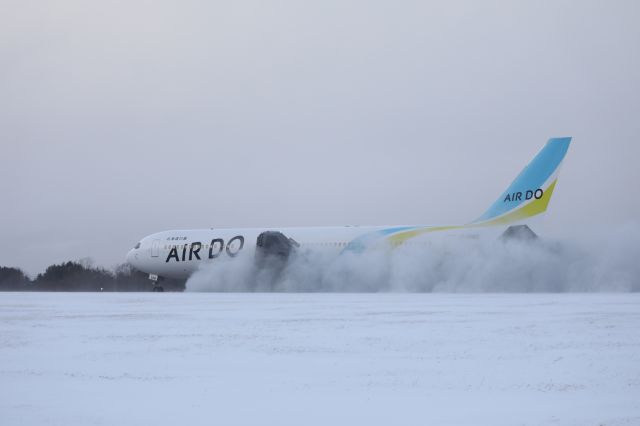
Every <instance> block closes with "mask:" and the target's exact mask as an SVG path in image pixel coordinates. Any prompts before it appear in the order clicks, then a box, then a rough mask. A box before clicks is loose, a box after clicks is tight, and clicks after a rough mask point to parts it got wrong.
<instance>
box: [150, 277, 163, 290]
mask: <svg viewBox="0 0 640 426" xmlns="http://www.w3.org/2000/svg"><path fill="white" fill-rule="evenodd" d="M149 280H151V284H152V285H153V290H152V291H153V292H154V293H162V292H163V291H164V288H163V287H162V286H161V285H160V281H162V277H159V276H158V275H156V274H149Z"/></svg>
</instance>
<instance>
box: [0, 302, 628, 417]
mask: <svg viewBox="0 0 640 426" xmlns="http://www.w3.org/2000/svg"><path fill="white" fill-rule="evenodd" d="M0 424H1V425H3V426H5V425H6V426H9V425H45V424H46V425H65V426H69V425H116V424H117V425H143V424H144V425H175V424H184V425H186V424H189V425H205V424H206V425H212V424H220V425H249V424H277V425H301V424H304V425H329V424H331V425H335V424H341V425H342V424H344V425H346V424H349V425H353V424H368V425H390V424H398V425H400V424H402V425H425V424H437V425H492V426H495V425H510V426H511V425H541V424H553V425H576V426H577V425H580V426H585V425H594V426H597V425H606V426H615V425H626V426H631V425H638V424H640V294H629V293H624V294H469V295H461V294H455V295H453V294H389V293H379V294H239V293H238V294H215V293H207V294H188V293H175V294H169V293H165V294H152V293H149V294H146V293H145V294H143V293H135V294H122V293H120V294H114V293H111V294H106V293H83V294H73V293H59V294H56V293H0Z"/></svg>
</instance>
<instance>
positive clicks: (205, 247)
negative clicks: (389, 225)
mask: <svg viewBox="0 0 640 426" xmlns="http://www.w3.org/2000/svg"><path fill="white" fill-rule="evenodd" d="M391 244H392V245H393V246H396V247H397V246H399V245H419V244H422V245H426V244H427V243H426V242H417V241H405V242H402V243H401V242H398V241H395V242H393V243H391ZM301 245H302V246H305V247H310V246H311V247H347V246H352V244H350V243H345V242H329V243H302V244H301ZM139 247H140V243H138V244H136V247H135V248H139ZM211 247H212V246H211V245H210V244H202V245H201V248H202V249H203V250H209V249H210V248H211ZM218 247H220V245H219V244H215V245H214V246H213V248H214V249H215V248H218ZM172 248H177V249H179V250H182V249H183V248H189V244H177V245H175V244H169V245H165V246H164V249H165V250H171V249H172Z"/></svg>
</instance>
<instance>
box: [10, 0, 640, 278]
mask: <svg viewBox="0 0 640 426" xmlns="http://www.w3.org/2000/svg"><path fill="white" fill-rule="evenodd" d="M639 5H640V3H639V2H637V1H597V2H593V1H572V2H568V1H558V0H553V1H530V2H520V1H475V0H468V1H451V0H446V1H416V2H410V1H400V2H397V1H393V2H392V1H386V2H376V1H348V0H347V1H345V0H322V1H264V0H255V1H242V0H233V1H174V2H169V1H151V0H148V1H136V0H126V1H86V0H78V1H66V0H58V1H48V2H47V1H25V0H3V1H2V3H1V8H0V9H1V12H0V137H1V139H0V143H1V155H0V177H1V180H0V191H1V195H2V198H1V199H2V209H1V215H2V216H1V218H2V220H1V221H0V235H1V236H2V244H0V265H7V266H19V267H22V268H24V269H25V270H26V271H27V272H29V273H31V274H35V273H38V272H41V271H42V270H43V269H44V268H45V267H46V266H47V265H49V264H51V263H54V262H61V261H65V260H69V259H79V258H83V257H86V256H90V257H92V258H93V259H95V261H96V262H97V263H98V264H101V265H105V266H112V265H115V264H117V263H120V262H123V261H124V255H125V254H126V252H127V251H128V250H129V249H130V248H131V247H132V246H133V245H134V244H135V243H136V242H137V241H138V240H139V239H140V238H141V237H142V236H144V235H147V234H150V233H152V232H155V231H160V230H166V229H176V228H199V227H205V228H208V227H245V226H266V227H268V226H305V225H343V224H363V225H387V224H414V223H421V224H448V223H459V222H466V221H468V220H471V219H474V218H475V217H477V216H478V215H479V214H480V213H481V212H482V211H483V210H484V209H485V208H486V207H487V206H488V205H489V204H490V203H491V202H493V201H494V199H495V198H496V197H497V196H498V195H499V194H500V193H501V192H502V191H503V190H504V189H505V188H506V186H507V185H508V183H510V181H511V180H512V179H513V178H514V177H515V175H516V174H517V173H518V172H519V171H520V169H521V168H522V167H523V166H524V165H525V164H526V163H527V162H528V161H529V160H530V159H531V157H532V156H533V155H534V154H535V153H536V152H537V150H538V149H539V148H540V147H541V146H542V145H543V144H544V143H545V141H546V140H547V139H548V138H549V137H552V136H573V137H574V142H573V145H572V147H571V149H570V152H569V155H568V157H567V160H566V161H565V165H564V168H563V170H562V173H561V176H560V180H559V183H558V187H557V190H556V192H555V198H554V199H553V201H552V203H551V207H550V210H549V215H548V217H547V228H548V229H547V230H545V232H546V233H552V234H554V235H570V234H572V233H579V232H588V231H589V230H590V229H592V228H593V227H598V228H602V227H609V226H617V225H618V224H621V223H625V222H629V221H635V220H636V219H637V218H638V217H640V201H639V199H638V184H640V172H639V171H638V169H639V167H638V161H639V158H640V155H639V154H640V146H639V138H638V134H639V131H640V47H639V46H640V25H639V24H638V23H639V22H640V6H639Z"/></svg>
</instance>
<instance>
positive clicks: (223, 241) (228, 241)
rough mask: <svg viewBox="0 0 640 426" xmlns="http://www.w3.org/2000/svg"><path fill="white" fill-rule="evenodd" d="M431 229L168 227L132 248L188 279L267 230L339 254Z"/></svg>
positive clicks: (133, 258)
mask: <svg viewBox="0 0 640 426" xmlns="http://www.w3.org/2000/svg"><path fill="white" fill-rule="evenodd" d="M425 228H427V227H418V226H395V227H389V226H366V227H365V226H362V227H361V226H342V227H314V228H244V229H191V230H174V231H163V232H158V233H155V234H151V235H149V236H147V237H145V238H143V239H142V240H141V241H140V242H139V243H138V244H137V245H136V248H134V249H132V250H131V251H129V253H128V254H127V262H128V263H129V264H130V265H132V266H133V267H135V268H136V269H138V270H140V271H143V272H146V273H149V274H154V275H159V276H165V277H172V278H187V277H189V276H190V275H191V274H192V273H193V272H195V271H196V270H197V269H198V268H199V267H200V266H201V265H202V264H204V263H215V262H216V261H219V260H220V259H224V258H236V257H241V256H254V255H255V252H256V241H257V238H258V236H259V235H260V234H261V233H262V232H265V231H277V232H281V233H282V234H283V235H285V236H286V237H287V238H291V239H292V240H294V241H295V242H296V243H297V244H298V245H299V246H300V247H301V248H311V249H313V248H318V249H326V250H334V251H335V253H336V255H338V254H340V253H342V252H345V251H362V250H363V249H364V248H367V249H369V248H372V247H380V246H382V245H385V244H388V243H389V240H388V238H387V237H388V236H390V235H395V234H398V233H399V232H400V233H401V232H403V231H405V230H411V229H425ZM434 229H435V228H434ZM443 230H444V229H443ZM450 232H451V230H450ZM392 244H393V243H392Z"/></svg>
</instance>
